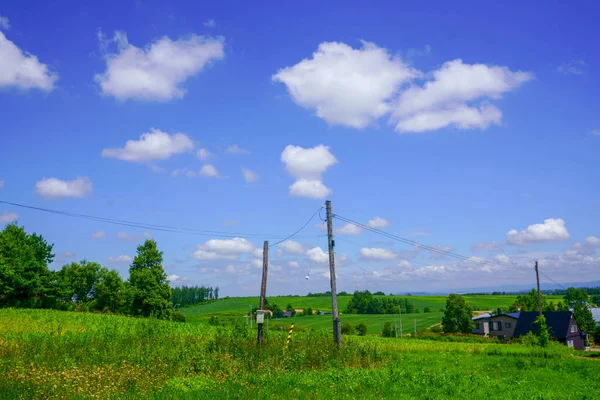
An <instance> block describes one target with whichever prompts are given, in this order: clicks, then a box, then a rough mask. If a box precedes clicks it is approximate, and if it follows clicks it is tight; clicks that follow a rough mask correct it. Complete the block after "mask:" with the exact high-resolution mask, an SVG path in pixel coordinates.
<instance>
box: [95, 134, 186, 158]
mask: <svg viewBox="0 0 600 400" xmlns="http://www.w3.org/2000/svg"><path fill="white" fill-rule="evenodd" d="M193 148H194V143H193V142H192V140H191V139H190V138H189V137H188V136H187V135H186V134H183V133H175V134H172V135H170V134H168V133H166V132H163V131H161V130H160V129H154V128H152V129H150V132H147V133H142V134H141V135H140V140H128V141H127V142H126V143H125V147H123V148H113V149H104V150H102V157H107V158H117V159H119V160H123V161H132V162H147V161H156V160H166V159H168V158H171V156H173V155H175V154H181V153H185V152H187V151H191V150H192V149H193Z"/></svg>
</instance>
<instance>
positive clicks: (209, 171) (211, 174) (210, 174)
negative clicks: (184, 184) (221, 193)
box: [198, 164, 219, 178]
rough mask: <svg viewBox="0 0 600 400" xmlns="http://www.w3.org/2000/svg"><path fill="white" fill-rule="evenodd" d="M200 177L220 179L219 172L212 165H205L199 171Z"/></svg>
mask: <svg viewBox="0 0 600 400" xmlns="http://www.w3.org/2000/svg"><path fill="white" fill-rule="evenodd" d="M198 176H205V177H207V178H218V177H219V171H217V169H216V168H215V166H214V165H212V164H205V165H203V166H202V168H200V170H199V171H198Z"/></svg>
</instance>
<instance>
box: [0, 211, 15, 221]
mask: <svg viewBox="0 0 600 400" xmlns="http://www.w3.org/2000/svg"><path fill="white" fill-rule="evenodd" d="M18 219H19V214H17V213H14V212H5V213H4V214H1V215H0V224H10V223H11V222H15V221H16V220H18Z"/></svg>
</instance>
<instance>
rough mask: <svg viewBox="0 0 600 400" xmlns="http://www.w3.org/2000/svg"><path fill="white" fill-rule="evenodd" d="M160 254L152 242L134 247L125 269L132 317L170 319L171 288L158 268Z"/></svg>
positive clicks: (165, 275)
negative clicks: (129, 263) (135, 252)
mask: <svg viewBox="0 0 600 400" xmlns="http://www.w3.org/2000/svg"><path fill="white" fill-rule="evenodd" d="M162 261H163V258H162V252H160V251H158V248H157V246H156V242H155V241H154V240H146V241H145V242H144V244H142V245H140V246H138V248H137V255H136V256H135V258H134V259H133V263H132V264H131V267H130V268H129V283H130V285H131V291H132V296H131V297H132V304H131V309H132V313H133V314H134V315H142V316H144V317H149V316H154V317H156V318H160V319H170V317H171V312H172V310H171V287H170V286H169V282H168V281H167V274H165V271H164V269H163V266H162Z"/></svg>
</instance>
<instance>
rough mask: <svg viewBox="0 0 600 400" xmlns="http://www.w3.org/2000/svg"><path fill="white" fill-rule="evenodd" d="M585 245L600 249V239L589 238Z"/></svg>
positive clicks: (586, 239)
mask: <svg viewBox="0 0 600 400" xmlns="http://www.w3.org/2000/svg"><path fill="white" fill-rule="evenodd" d="M585 243H586V244H587V245H588V246H590V247H600V238H597V237H595V236H588V237H586V238H585Z"/></svg>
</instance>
